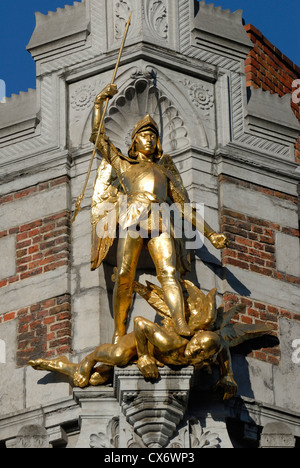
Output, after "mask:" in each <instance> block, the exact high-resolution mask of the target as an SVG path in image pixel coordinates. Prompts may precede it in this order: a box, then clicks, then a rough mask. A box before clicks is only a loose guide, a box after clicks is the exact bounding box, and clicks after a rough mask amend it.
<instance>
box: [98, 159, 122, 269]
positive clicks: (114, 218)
mask: <svg viewBox="0 0 300 468" xmlns="http://www.w3.org/2000/svg"><path fill="white" fill-rule="evenodd" d="M119 194H120V185H119V180H118V177H117V175H116V174H115V171H114V169H113V168H112V166H111V165H110V164H109V163H108V162H107V161H106V160H105V159H104V158H103V160H102V162H101V164H100V166H99V169H98V172H97V177H96V180H95V183H94V192H93V197H92V205H91V225H92V230H91V231H92V239H91V269H92V270H96V269H97V268H98V267H99V266H100V265H101V263H102V262H103V260H104V259H105V257H106V256H107V254H108V251H109V249H110V247H111V246H112V244H113V242H114V239H115V237H116V228H117V223H118V209H117V208H118V203H119Z"/></svg>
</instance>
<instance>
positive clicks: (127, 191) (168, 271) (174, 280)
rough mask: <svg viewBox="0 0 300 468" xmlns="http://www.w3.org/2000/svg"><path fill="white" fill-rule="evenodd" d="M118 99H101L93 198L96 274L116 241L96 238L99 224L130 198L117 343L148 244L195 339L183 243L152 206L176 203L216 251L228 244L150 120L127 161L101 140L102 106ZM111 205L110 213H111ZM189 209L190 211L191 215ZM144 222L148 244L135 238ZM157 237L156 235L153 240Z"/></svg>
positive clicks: (180, 320)
mask: <svg viewBox="0 0 300 468" xmlns="http://www.w3.org/2000/svg"><path fill="white" fill-rule="evenodd" d="M116 93H117V88H116V85H111V84H110V85H108V86H106V88H105V89H104V90H103V91H102V92H101V93H100V94H99V95H98V96H97V98H96V101H95V107H94V124H93V131H92V136H91V141H92V142H95V140H96V139H97V142H96V143H97V148H98V150H99V151H100V153H101V154H102V156H103V162H102V164H101V165H100V167H99V170H98V176H97V178H96V182H95V186H94V194H93V198H92V269H96V268H98V267H99V265H100V264H101V263H102V261H103V260H104V258H105V257H106V255H107V253H108V251H109V248H110V247H111V245H112V243H113V240H114V238H113V236H112V237H109V235H106V236H103V234H102V235H100V237H99V236H98V235H97V227H98V226H99V222H100V221H102V225H103V224H104V225H105V223H108V219H109V217H110V216H111V215H112V211H113V210H115V212H118V210H120V197H123V198H124V196H125V197H126V204H127V208H126V210H125V214H124V210H123V214H124V216H122V219H120V218H121V217H120V216H119V218H118V222H119V225H121V228H122V229H123V230H124V231H123V235H122V236H120V238H119V240H118V251H117V275H116V283H115V287H114V292H113V313H114V323H115V331H114V337H113V342H114V343H117V342H118V340H119V339H120V337H121V336H123V335H125V333H126V321H127V316H128V311H129V309H130V306H131V302H132V294H133V282H134V279H135V273H136V267H137V263H138V259H139V256H140V253H141V250H142V247H143V245H144V244H145V245H146V247H147V248H148V250H149V253H150V255H151V257H152V260H153V262H154V265H155V268H156V274H157V278H158V280H159V282H160V284H161V287H162V291H163V294H164V300H165V302H166V304H167V305H168V307H169V310H170V311H171V314H172V317H173V319H174V323H175V326H176V330H177V332H178V334H179V335H181V336H191V334H192V333H191V330H190V328H189V326H188V325H187V323H186V321H185V317H184V302H183V295H182V289H181V287H180V283H179V279H180V275H183V274H184V273H185V272H186V271H187V270H189V258H188V255H187V252H186V250H185V246H184V241H183V239H180V238H175V236H174V235H173V231H174V226H173V225H172V224H171V226H170V232H166V229H165V226H164V225H163V224H164V223H163V220H162V219H161V216H160V218H159V219H158V220H156V222H155V221H153V216H151V210H152V211H153V206H155V205H156V204H159V205H161V204H165V203H168V204H173V203H175V204H176V207H177V208H178V210H179V211H180V213H181V216H182V218H183V217H184V218H185V220H186V221H189V222H190V223H191V224H192V225H193V226H194V227H195V228H198V229H199V228H200V229H201V230H202V232H203V233H204V235H205V237H206V238H207V239H209V240H210V242H211V243H212V245H213V246H214V247H216V248H217V249H222V248H224V247H225V246H226V245H227V239H226V237H225V236H224V235H223V234H217V233H215V232H214V231H213V229H212V228H211V227H210V226H209V225H208V224H207V223H206V222H205V221H204V220H203V219H202V218H201V217H200V216H199V214H198V213H197V211H196V210H195V209H193V208H192V206H191V205H190V203H189V198H188V195H187V192H186V190H185V188H184V186H183V182H182V179H181V176H180V174H179V172H178V170H177V168H176V166H175V164H174V163H173V161H172V158H171V157H170V156H169V155H167V154H163V151H162V147H161V143H160V139H159V132H158V127H157V124H156V123H155V122H154V120H153V119H152V118H151V116H150V115H146V116H145V117H144V118H143V119H142V120H141V121H140V122H138V124H137V125H136V126H135V128H134V130H133V133H132V143H131V146H130V148H129V151H128V156H125V155H123V154H122V153H121V152H120V151H119V150H118V149H117V148H116V147H115V146H114V145H113V143H111V141H110V140H109V138H107V136H106V135H105V133H104V131H102V132H101V133H100V135H99V125H100V121H101V106H102V104H103V103H104V101H106V100H107V99H110V98H112V97H113V96H114V95H115V94H116ZM97 135H99V137H98V138H97ZM103 204H104V205H105V209H104V208H103V206H102V205H103ZM109 205H110V206H111V211H109V209H108V210H106V207H107V206H109ZM187 206H189V207H190V209H186V208H187ZM103 211H104V212H105V215H104V216H103ZM103 218H105V219H104V221H103ZM141 220H144V226H146V231H147V230H148V234H149V236H148V237H147V238H145V237H146V236H143V237H142V236H141V235H136V229H135V226H136V225H137V224H139V223H140V222H141ZM145 221H146V224H145ZM144 232H145V229H144ZM153 232H155V233H156V235H153Z"/></svg>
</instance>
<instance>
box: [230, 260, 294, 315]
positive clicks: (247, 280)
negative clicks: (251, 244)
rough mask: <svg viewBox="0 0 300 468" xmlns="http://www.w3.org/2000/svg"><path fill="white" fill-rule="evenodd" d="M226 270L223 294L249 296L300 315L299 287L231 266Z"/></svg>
mask: <svg viewBox="0 0 300 468" xmlns="http://www.w3.org/2000/svg"><path fill="white" fill-rule="evenodd" d="M226 270H227V272H226V277H227V281H226V280H224V283H223V287H224V290H223V292H233V293H237V294H240V295H242V296H249V297H251V298H252V299H256V300H257V301H261V302H265V303H267V304H271V305H274V306H278V307H282V308H283V309H285V310H289V311H291V312H296V313H299V304H300V288H299V286H298V285H296V284H292V283H288V282H286V281H280V280H277V279H274V278H270V277H268V276H265V275H261V274H259V273H254V272H252V271H246V270H242V269H240V268H237V267H234V266H231V265H228V266H226Z"/></svg>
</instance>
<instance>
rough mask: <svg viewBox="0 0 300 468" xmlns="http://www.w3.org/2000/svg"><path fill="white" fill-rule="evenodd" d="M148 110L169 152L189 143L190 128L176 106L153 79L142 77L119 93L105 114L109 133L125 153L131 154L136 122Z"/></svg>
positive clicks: (163, 144) (164, 147) (166, 151)
mask: <svg viewBox="0 0 300 468" xmlns="http://www.w3.org/2000/svg"><path fill="white" fill-rule="evenodd" d="M146 114H150V115H151V117H152V118H153V119H154V120H155V121H156V123H157V125H158V127H159V130H160V138H161V142H162V146H163V150H164V152H165V153H170V152H172V151H176V150H178V149H182V148H184V147H186V146H188V144H189V138H188V132H187V129H186V128H185V126H184V122H183V120H182V118H181V117H180V116H179V113H178V111H177V109H176V108H175V106H174V105H173V104H172V102H171V101H170V99H169V98H168V97H167V96H165V95H164V94H163V93H162V92H160V91H159V90H158V89H157V87H156V86H155V85H154V84H153V82H152V81H150V80H149V79H147V78H145V77H141V78H138V79H136V80H135V82H134V83H132V84H131V85H129V86H128V87H127V88H126V89H125V90H124V91H123V92H121V93H119V94H118V95H117V96H116V97H115V99H114V101H113V102H112V103H111V105H110V107H109V111H108V115H107V117H106V118H105V127H106V132H107V135H108V136H109V137H110V139H111V141H112V142H113V143H114V145H115V146H116V147H117V148H119V149H120V150H121V151H122V153H123V154H127V151H128V148H129V146H130V144H131V133H132V131H133V129H134V127H135V125H136V124H137V122H139V121H140V120H141V119H142V118H143V117H145V115H146Z"/></svg>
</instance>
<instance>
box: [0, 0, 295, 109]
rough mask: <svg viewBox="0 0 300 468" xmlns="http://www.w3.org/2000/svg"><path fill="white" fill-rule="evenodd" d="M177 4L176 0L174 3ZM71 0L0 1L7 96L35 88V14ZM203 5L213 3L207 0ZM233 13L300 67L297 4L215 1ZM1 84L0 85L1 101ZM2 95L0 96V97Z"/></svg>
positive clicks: (0, 67) (0, 64)
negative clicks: (29, 46)
mask: <svg viewBox="0 0 300 468" xmlns="http://www.w3.org/2000/svg"><path fill="white" fill-rule="evenodd" d="M174 1H176V0H174ZM73 2H74V0H0V53H1V61H0V80H3V81H4V82H5V84H6V96H7V97H9V96H10V95H11V94H12V93H19V92H20V91H27V89H28V88H35V86H36V85H35V63H34V60H33V59H32V58H31V55H30V54H29V52H27V50H26V45H27V44H28V42H29V40H30V37H31V35H32V32H33V30H34V27H35V15H34V12H35V11H40V12H41V13H44V14H45V13H47V12H48V11H55V10H56V8H62V7H63V6H64V5H72V4H73ZM206 3H212V2H211V1H210V0H206ZM213 3H214V5H215V6H221V7H222V8H223V9H229V10H231V11H232V12H234V11H236V10H238V9H242V10H243V17H244V19H245V23H246V24H248V23H251V24H253V25H254V26H255V27H256V28H258V29H259V30H260V31H261V32H262V33H263V34H264V35H265V36H266V37H267V38H268V39H269V40H270V41H271V42H272V43H273V44H274V45H275V46H276V47H277V48H278V49H279V50H281V52H283V53H284V54H285V55H287V56H288V57H289V58H290V59H291V60H292V61H293V62H295V63H296V64H297V65H299V66H300V50H299V49H300V47H299V44H300V41H299V37H298V35H299V18H300V0H285V1H284V2H283V1H278V0H215V1H214V2H213ZM2 89H3V82H2V83H1V81H0V101H1V98H2V97H3V94H2V92H3V91H2ZM1 94H2V96H1Z"/></svg>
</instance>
